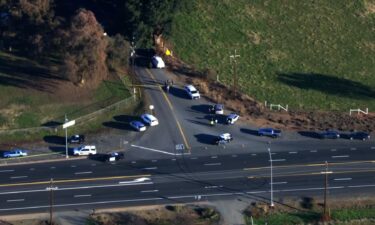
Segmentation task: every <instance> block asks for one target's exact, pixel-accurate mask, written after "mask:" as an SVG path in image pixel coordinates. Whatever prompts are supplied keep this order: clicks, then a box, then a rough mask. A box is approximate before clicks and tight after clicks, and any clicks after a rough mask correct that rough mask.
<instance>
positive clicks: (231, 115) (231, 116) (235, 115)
mask: <svg viewBox="0 0 375 225" xmlns="http://www.w3.org/2000/svg"><path fill="white" fill-rule="evenodd" d="M237 116H238V114H236V113H231V114H229V115H228V118H235V117H237Z"/></svg>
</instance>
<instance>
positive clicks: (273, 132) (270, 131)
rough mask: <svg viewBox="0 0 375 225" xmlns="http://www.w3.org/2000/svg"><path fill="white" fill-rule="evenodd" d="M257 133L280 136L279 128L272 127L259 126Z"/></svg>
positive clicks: (273, 136) (274, 136)
mask: <svg viewBox="0 0 375 225" xmlns="http://www.w3.org/2000/svg"><path fill="white" fill-rule="evenodd" d="M258 135H259V136H268V137H272V138H277V137H280V136H281V130H275V129H273V128H260V129H259V130H258Z"/></svg>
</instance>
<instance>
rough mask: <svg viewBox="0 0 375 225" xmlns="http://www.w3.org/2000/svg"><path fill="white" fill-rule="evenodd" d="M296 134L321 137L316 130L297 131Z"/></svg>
mask: <svg viewBox="0 0 375 225" xmlns="http://www.w3.org/2000/svg"><path fill="white" fill-rule="evenodd" d="M298 134H300V135H302V136H305V137H309V138H316V139H321V136H320V134H319V132H316V131H298Z"/></svg>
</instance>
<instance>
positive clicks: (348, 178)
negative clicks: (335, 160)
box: [333, 177, 352, 181]
mask: <svg viewBox="0 0 375 225" xmlns="http://www.w3.org/2000/svg"><path fill="white" fill-rule="evenodd" d="M333 180H335V181H343V180H352V178H350V177H347V178H336V179H333Z"/></svg>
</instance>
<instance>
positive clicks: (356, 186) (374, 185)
mask: <svg viewBox="0 0 375 225" xmlns="http://www.w3.org/2000/svg"><path fill="white" fill-rule="evenodd" d="M348 187H349V188H361V187H375V184H367V185H352V186H348Z"/></svg>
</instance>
